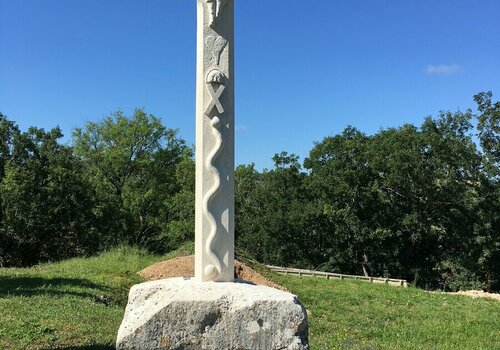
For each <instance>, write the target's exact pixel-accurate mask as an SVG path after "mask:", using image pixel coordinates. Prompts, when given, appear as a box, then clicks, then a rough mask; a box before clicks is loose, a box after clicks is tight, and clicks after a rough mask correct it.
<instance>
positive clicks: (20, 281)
mask: <svg viewBox="0 0 500 350" xmlns="http://www.w3.org/2000/svg"><path fill="white" fill-rule="evenodd" d="M78 288H79V289H87V290H89V292H85V291H78V290H74V289H78ZM109 290H110V289H109V288H107V287H104V286H101V285H98V284H95V283H92V282H90V281H87V280H84V279H77V278H41V277H29V276H24V277H7V276H3V277H0V298H1V297H7V296H24V297H29V296H34V295H55V296H63V295H73V296H78V297H83V298H94V299H95V297H96V293H97V294H98V293H102V292H105V291H109ZM92 292H94V293H92Z"/></svg>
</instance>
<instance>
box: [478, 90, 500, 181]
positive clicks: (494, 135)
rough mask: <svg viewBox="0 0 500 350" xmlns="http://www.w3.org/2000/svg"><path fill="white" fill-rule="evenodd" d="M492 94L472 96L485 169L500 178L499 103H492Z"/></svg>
mask: <svg viewBox="0 0 500 350" xmlns="http://www.w3.org/2000/svg"><path fill="white" fill-rule="evenodd" d="M492 97H493V93H492V92H491V91H489V92H481V93H479V94H477V95H475V96H474V100H475V101H476V103H477V105H478V111H479V114H478V115H477V116H476V117H477V121H478V124H477V129H478V132H479V133H478V136H479V140H480V143H481V147H482V149H483V152H484V154H485V157H486V164H487V169H488V170H489V171H490V173H491V174H492V175H493V176H500V171H499V169H500V101H497V102H492V101H491V99H492Z"/></svg>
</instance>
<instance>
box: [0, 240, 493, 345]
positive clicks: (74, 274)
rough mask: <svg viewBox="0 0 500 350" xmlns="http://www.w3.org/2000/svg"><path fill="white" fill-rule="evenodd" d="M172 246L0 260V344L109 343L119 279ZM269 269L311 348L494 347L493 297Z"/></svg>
mask: <svg viewBox="0 0 500 350" xmlns="http://www.w3.org/2000/svg"><path fill="white" fill-rule="evenodd" d="M184 250H187V251H191V250H192V247H191V246H188V247H187V248H185V249H184ZM176 254H178V252H176V253H172V254H170V255H168V256H164V257H159V256H153V255H150V254H148V253H145V252H142V251H139V250H137V249H133V248H121V249H117V250H115V251H112V252H108V253H105V254H101V255H99V256H98V257H94V258H88V259H72V260H68V261H64V262H60V263H54V264H45V265H40V266H37V267H34V268H28V269H0V349H67V350H69V349H75V350H90V349H113V343H114V340H115V337H116V333H117V330H118V327H119V324H120V322H121V319H122V316H123V310H124V307H125V304H126V298H127V293H128V289H129V288H130V286H131V285H132V284H134V283H137V282H140V279H139V278H138V277H137V276H136V275H135V272H137V271H139V270H141V269H142V268H144V267H146V266H148V265H150V264H152V263H154V262H156V261H159V260H163V259H166V258H169V257H172V256H174V255H176ZM272 276H273V277H272V278H273V279H274V280H275V281H276V282H278V283H280V284H282V285H284V286H285V287H286V288H288V289H289V290H290V291H292V292H293V293H295V294H298V295H299V296H300V298H301V299H302V301H303V302H304V304H305V305H306V307H307V309H308V310H309V312H310V316H309V323H310V343H311V348H312V349H313V350H318V349H328V350H330V349H364V350H368V349H371V350H374V349H500V302H498V301H493V300H485V299H470V298H468V297H464V296H455V295H442V294H431V293H426V292H424V291H421V290H417V289H413V288H408V289H405V288H397V287H388V286H384V285H372V284H369V283H364V282H348V281H327V280H323V279H319V278H304V277H303V278H300V277H290V276H286V277H285V276H277V275H272Z"/></svg>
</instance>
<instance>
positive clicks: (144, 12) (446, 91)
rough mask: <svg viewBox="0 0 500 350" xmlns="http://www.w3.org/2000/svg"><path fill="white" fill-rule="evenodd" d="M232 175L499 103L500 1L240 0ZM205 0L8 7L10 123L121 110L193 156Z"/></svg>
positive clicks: (59, 0) (33, 0)
mask: <svg viewBox="0 0 500 350" xmlns="http://www.w3.org/2000/svg"><path fill="white" fill-rule="evenodd" d="M235 1H236V6H235V8H236V9H235V26H236V27H235V40H236V42H235V50H236V61H235V69H236V72H235V74H236V129H237V133H236V162H237V164H242V163H250V162H255V163H256V166H257V168H259V169H262V168H271V167H272V160H271V157H272V156H273V155H274V154H275V153H278V152H281V151H283V150H285V151H288V152H290V153H296V154H297V155H299V156H300V157H301V159H303V158H304V157H305V156H307V154H308V152H309V150H310V149H311V148H312V147H313V143H314V142H315V141H321V140H322V139H323V138H324V137H326V136H329V135H334V134H336V133H338V132H340V131H342V130H343V129H344V128H345V127H346V126H347V125H349V124H350V125H353V126H355V127H357V128H359V129H360V130H362V131H364V132H366V133H369V134H371V133H375V132H377V130H379V129H380V128H385V127H390V126H398V125H402V124H404V123H413V124H417V125H418V124H420V123H421V122H422V121H423V119H424V117H426V116H428V115H436V114H437V112H438V111H439V110H451V111H456V110H458V109H461V110H464V109H466V108H469V107H474V103H473V100H472V96H473V95H474V94H476V93H477V92H480V91H487V90H492V91H493V93H494V94H495V95H494V98H495V99H496V100H498V99H499V93H500V24H498V23H499V22H498V21H499V20H498V14H499V13H500V1H498V0H470V1H465V0H439V1H436V0H433V1H430V0H419V1H409V0H407V1H401V0H385V1H384V0H362V1H361V0H358V1H356V0H255V1H251V0H235ZM195 5H196V0H0V112H2V113H4V114H6V115H7V116H8V117H9V118H10V119H11V120H14V121H16V122H17V123H18V124H19V125H20V126H21V127H22V128H23V129H24V128H27V127H28V126H30V125H35V126H39V127H44V128H46V129H49V128H51V127H54V126H56V125H59V126H60V127H61V128H62V129H63V132H64V133H65V134H66V135H67V137H66V140H67V142H69V141H70V134H71V130H72V129H73V128H75V127H81V126H83V125H84V123H85V121H88V120H92V121H95V120H99V119H101V118H103V117H104V116H106V115H109V114H110V113H112V112H113V111H116V110H117V109H121V110H123V111H124V112H126V113H128V114H130V113H132V111H133V109H134V108H135V107H143V108H145V110H146V111H147V112H148V113H152V114H154V115H156V116H158V117H161V118H162V120H163V122H164V124H166V125H167V126H168V127H171V128H178V129H179V130H180V135H181V136H182V137H183V138H185V139H186V140H187V141H188V142H189V143H191V144H194V135H195V54H196V53H195V51H196V43H195V39H196V37H195V33H196V6H195Z"/></svg>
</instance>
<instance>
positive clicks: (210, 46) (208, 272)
mask: <svg viewBox="0 0 500 350" xmlns="http://www.w3.org/2000/svg"><path fill="white" fill-rule="evenodd" d="M197 11H198V12H197V13H198V20H197V46H196V50H197V56H196V57H197V61H196V206H195V209H196V210H195V211H196V214H195V218H196V220H195V232H196V239H195V242H196V243H195V250H196V254H195V256H196V258H195V276H196V279H198V280H200V281H218V282H230V281H232V280H233V279H234V275H233V266H234V55H233V51H234V0H197Z"/></svg>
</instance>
